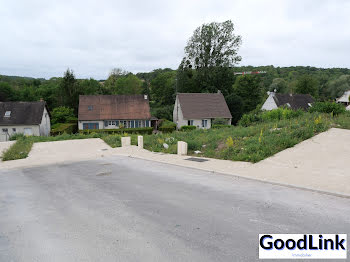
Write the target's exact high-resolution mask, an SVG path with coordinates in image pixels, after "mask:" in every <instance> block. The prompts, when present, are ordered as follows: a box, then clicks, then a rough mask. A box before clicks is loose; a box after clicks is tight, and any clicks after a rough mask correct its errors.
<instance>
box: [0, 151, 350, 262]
mask: <svg viewBox="0 0 350 262" xmlns="http://www.w3.org/2000/svg"><path fill="white" fill-rule="evenodd" d="M349 218H350V199H345V198H338V197H334V196H328V195H322V194H318V193H312V192H308V191H302V190H297V189H291V188H285V187H280V186H275V185H269V184H264V183H260V182H255V181H249V180H244V179H238V178H233V177H230V176H227V175H220V174H213V173H209V172H204V171H199V170H195V169H187V168H181V167H177V166H171V165H166V164H161V163H155V162H150V161H145V160H139V159H133V158H128V157H106V158H104V159H103V160H95V161H87V162H77V163H74V164H60V165H52V166H42V167H36V168H27V169H21V170H0V261H26V262H27V261H45V262H47V261H104V262H107V261H254V260H257V256H258V234H259V233H347V234H350V219H349Z"/></svg>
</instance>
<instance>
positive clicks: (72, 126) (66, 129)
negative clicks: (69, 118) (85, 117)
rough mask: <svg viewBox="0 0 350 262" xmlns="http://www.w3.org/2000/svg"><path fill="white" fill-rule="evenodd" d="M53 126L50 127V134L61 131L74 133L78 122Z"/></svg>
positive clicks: (54, 134)
mask: <svg viewBox="0 0 350 262" xmlns="http://www.w3.org/2000/svg"><path fill="white" fill-rule="evenodd" d="M54 126H55V128H53V129H51V135H52V136H57V135H60V134H63V133H66V134H74V133H76V132H77V131H78V123H64V124H55V125H54Z"/></svg>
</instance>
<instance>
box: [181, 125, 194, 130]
mask: <svg viewBox="0 0 350 262" xmlns="http://www.w3.org/2000/svg"><path fill="white" fill-rule="evenodd" d="M195 129H196V126H182V127H181V128H180V131H191V130H195Z"/></svg>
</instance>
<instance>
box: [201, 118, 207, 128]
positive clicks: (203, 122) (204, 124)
mask: <svg viewBox="0 0 350 262" xmlns="http://www.w3.org/2000/svg"><path fill="white" fill-rule="evenodd" d="M207 126H208V120H207V119H203V120H202V127H207Z"/></svg>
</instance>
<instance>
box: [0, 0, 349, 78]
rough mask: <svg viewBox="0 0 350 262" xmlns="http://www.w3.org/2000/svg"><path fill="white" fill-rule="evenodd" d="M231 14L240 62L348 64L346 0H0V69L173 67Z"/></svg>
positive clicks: (97, 71)
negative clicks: (197, 34)
mask: <svg viewBox="0 0 350 262" xmlns="http://www.w3.org/2000/svg"><path fill="white" fill-rule="evenodd" d="M228 19H231V20H232V21H233V23H234V24H235V28H236V30H235V31H236V33H237V34H239V35H241V36H242V40H243V43H242V46H241V48H240V51H239V54H240V55H241V56H242V62H241V63H240V65H254V66H258V65H274V66H293V65H310V66H317V67H347V68H350V50H349V47H350V29H349V28H350V1H348V0H329V1H328V0H314V1H311V0H310V1H308V0H300V1H299V0H271V1H270V0H256V1H254V0H225V1H221V0H200V1H199V0H198V1H197V0H181V1H178V0H176V1H165V0H147V1H145V0H129V1H128V0H124V1H118V0H100V1H89V0H70V1H66V0H60V1H51V0H30V1H28V0H22V1H20V0H0V74H5V75H20V76H32V77H44V78H50V77H53V76H62V75H63V72H64V71H65V69H67V68H68V67H69V68H71V69H73V70H74V72H75V74H76V75H77V77H79V78H88V77H93V78H96V79H105V78H106V77H107V76H108V73H109V71H110V70H111V69H112V68H114V67H119V68H123V69H124V70H127V71H131V72H134V73H136V72H148V71H152V70H153V69H156V68H165V67H170V68H173V69H175V68H177V67H178V65H179V63H180V61H181V58H182V56H183V49H184V47H185V45H186V42H187V40H188V39H189V38H190V36H191V35H192V33H193V31H194V30H195V29H196V27H198V26H200V25H201V24H203V23H209V22H213V21H216V22H222V21H225V20H228Z"/></svg>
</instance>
